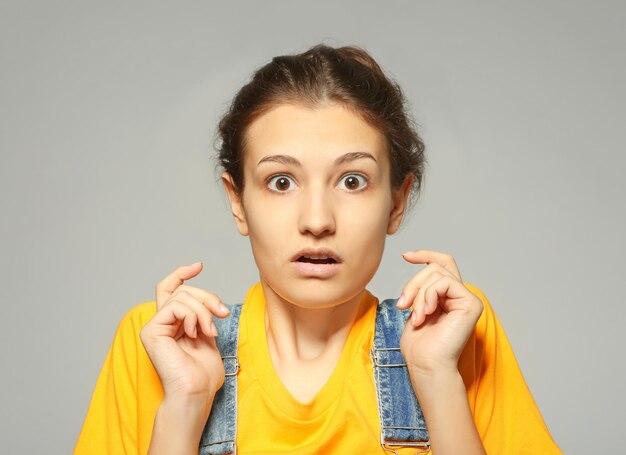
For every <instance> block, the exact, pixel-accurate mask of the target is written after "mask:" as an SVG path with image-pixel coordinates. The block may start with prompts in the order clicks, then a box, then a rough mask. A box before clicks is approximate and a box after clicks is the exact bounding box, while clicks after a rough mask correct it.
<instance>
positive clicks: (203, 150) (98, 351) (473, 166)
mask: <svg viewBox="0 0 626 455" xmlns="http://www.w3.org/2000/svg"><path fill="white" fill-rule="evenodd" d="M622 5H623V3H622V2H608V1H604V2H593V3H592V2H580V1H558V2H557V1H548V2H545V1H530V2H517V3H516V2H509V4H506V5H505V4H504V3H503V2H462V1H458V2H426V1H396V2H380V1H349V2H348V1H345V2H322V1H318V2H288V1H281V2H279V1H264V2H228V3H226V2H208V1H205V2H199V1H198V2H191V1H176V2H173V1H172V2H162V1H151V2H116V1H115V2H84V1H73V2H70V1H46V2H43V1H40V2H35V1H29V2H21V1H3V2H2V3H1V5H0V49H1V57H0V58H1V60H0V65H1V72H0V84H1V88H0V90H1V91H0V109H1V114H0V115H1V119H0V120H1V121H0V128H1V134H0V147H1V153H2V164H1V167H0V177H1V179H0V198H1V204H2V205H1V207H0V209H1V214H2V223H1V225H0V226H1V228H0V229H1V234H2V237H1V238H2V250H1V254H0V267H1V270H0V276H1V280H2V285H1V286H0V298H1V301H2V317H3V324H2V331H1V335H0V336H1V337H2V339H1V341H2V343H1V347H0V349H1V350H2V387H1V391H2V392H1V393H2V406H1V407H2V425H1V428H2V430H1V433H2V435H1V440H2V446H3V448H2V452H3V453H11V454H13V453H40V452H42V451H43V452H46V453H54V454H64V453H70V452H71V450H72V449H73V447H74V443H75V441H76V438H77V436H78V433H79V431H80V428H81V425H82V423H83V419H84V417H85V413H86V411H87V406H88V404H89V399H90V397H91V394H92V392H93V388H94V386H95V382H96V378H97V376H98V373H99V371H100V368H101V366H102V363H103V361H104V358H105V355H106V353H107V350H108V348H109V345H110V343H111V341H112V339H113V335H114V333H115V329H116V327H117V324H118V322H119V321H120V319H121V318H122V316H123V315H124V313H126V311H128V310H129V309H130V308H132V307H133V306H135V305H137V304H139V303H141V302H145V301H148V300H152V299H154V287H155V285H156V283H157V282H158V281H160V280H161V279H162V278H163V277H164V276H165V275H167V274H169V273H170V272H171V271H173V270H174V269H175V268H176V267H178V266H181V265H184V264H188V263H191V262H195V261H199V260H201V261H204V271H203V272H202V274H201V275H200V276H199V277H197V278H195V279H193V280H191V281H190V282H189V284H190V285H192V286H197V287H201V288H204V289H207V290H210V291H213V292H215V293H217V294H218V295H219V296H220V297H221V298H222V299H223V300H224V301H226V302H230V303H236V302H241V301H242V300H243V297H244V293H245V290H246V289H247V288H248V287H249V286H250V285H251V284H253V283H254V282H255V281H256V280H257V279H258V273H257V270H256V267H255V264H254V261H253V258H252V254H251V251H250V246H249V241H248V239H247V238H245V237H241V236H239V234H238V233H237V231H236V229H235V225H234V222H233V221H232V218H231V214H230V210H229V208H228V205H227V199H226V195H225V193H224V190H223V188H222V187H221V185H220V183H219V182H218V174H217V173H216V172H214V165H215V161H214V158H213V157H214V151H213V149H212V140H213V135H214V132H215V127H216V123H217V120H218V118H219V117H220V116H221V115H222V113H223V112H224V110H225V109H226V107H227V105H228V103H229V102H230V100H231V98H232V97H233V96H234V94H235V92H236V90H237V89H238V88H239V87H241V86H242V85H243V84H244V83H245V82H246V81H247V80H248V78H249V77H250V75H251V73H252V72H253V70H254V69H256V68H257V67H259V66H260V65H262V64H265V63H266V62H268V61H269V60H270V59H271V57H272V56H275V55H280V54H285V53H292V52H301V51H304V50H306V49H307V48H309V47H310V46H312V45H314V44H317V43H320V42H324V43H326V44H329V45H333V46H337V45H347V44H355V45H358V46H362V47H364V48H365V49H367V50H368V51H369V52H371V53H372V55H373V56H374V58H376V59H377V60H378V61H379V62H380V64H381V65H382V66H383V68H384V69H385V70H386V71H387V72H388V74H389V75H390V76H391V77H393V78H394V79H396V80H397V81H398V82H399V83H400V85H401V86H402V88H403V89H404V91H405V93H406V96H407V98H408V101H409V104H410V108H411V112H412V113H413V116H414V117H415V120H416V121H417V123H418V128H419V132H420V133H421V135H422V137H423V139H424V141H425V143H426V147H427V159H428V166H427V168H426V181H425V187H424V192H423V194H422V196H421V198H420V199H419V202H418V204H417V206H416V207H415V209H414V210H413V211H412V213H411V216H410V218H409V219H408V220H407V221H408V222H407V223H406V225H405V226H404V227H403V228H402V230H401V232H400V233H399V234H398V235H396V236H391V237H388V240H387V250H386V253H385V256H384V258H383V262H382V264H381V267H380V270H379V273H378V274H377V275H376V277H375V278H374V280H373V281H372V282H371V283H370V285H369V289H370V290H371V291H372V292H373V293H374V294H375V295H376V296H378V297H379V298H381V299H383V298H391V297H398V295H399V293H400V290H401V289H402V287H403V285H404V284H405V283H406V282H407V281H408V280H409V279H410V278H411V277H412V276H413V275H414V274H416V273H417V272H418V271H419V270H421V269H422V268H423V266H416V265H411V264H408V263H407V262H405V261H404V260H402V258H401V256H400V253H401V252H403V251H406V250H412V249H419V248H424V249H433V250H439V251H443V252H447V253H450V254H452V255H453V256H454V257H455V258H456V260H457V263H458V265H459V267H460V270H461V274H462V277H463V279H464V280H466V281H469V282H470V283H472V284H474V285H476V286H478V287H479V288H480V289H481V290H482V291H483V292H484V293H485V294H486V295H487V297H488V298H489V300H490V302H491V303H492V305H493V307H494V309H495V310H496V312H497V314H498V315H499V317H500V319H501V321H502V324H503V326H504V328H505V330H506V332H507V334H508V336H509V339H510V342H511V344H512V346H513V349H514V352H515V354H516V357H517V360H518V362H519V364H520V366H521V368H522V371H523V373H524V376H525V378H526V381H527V383H528V385H529V387H530V389H531V391H532V393H533V394H534V397H535V399H536V401H537V403H538V405H539V408H540V410H541V412H542V414H543V417H544V419H545V421H546V423H547V424H548V427H549V428H550V430H551V433H552V435H553V437H554V438H555V440H556V442H557V443H558V444H559V445H560V446H561V448H562V449H563V450H564V451H565V452H566V453H569V454H582V453H591V452H593V453H616V451H618V450H620V447H622V446H623V438H622V437H621V435H622V433H623V429H624V427H625V424H626V418H625V413H624V408H625V405H626V403H625V400H624V393H623V392H622V387H623V384H625V383H626V375H625V371H624V369H625V366H624V360H623V359H624V356H623V353H622V352H621V351H622V348H623V346H624V345H625V341H626V340H625V335H624V331H623V330H622V329H621V327H622V326H623V324H624V321H625V317H624V316H625V310H624V308H625V306H626V305H625V304H624V287H623V284H624V278H623V277H624V266H623V258H624V253H625V241H624V232H626V229H625V222H624V221H625V220H624V218H625V217H624V205H625V204H624V194H625V183H624V178H623V174H624V170H625V159H624V146H623V131H624V124H625V121H626V118H625V117H626V116H625V115H624V109H625V108H624V106H625V105H626V99H625V98H626V97H625V94H626V92H625V89H624V81H625V80H626V64H625V59H624V52H625V43H626V39H625V36H626V32H625V28H624V24H623V17H624V14H625V13H626V8H625V7H624V6H622Z"/></svg>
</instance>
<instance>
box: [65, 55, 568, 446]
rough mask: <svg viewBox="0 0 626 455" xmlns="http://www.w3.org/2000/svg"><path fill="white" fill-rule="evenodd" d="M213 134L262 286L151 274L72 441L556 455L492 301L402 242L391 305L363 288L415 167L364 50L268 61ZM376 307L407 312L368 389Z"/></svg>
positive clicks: (395, 90)
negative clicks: (394, 346)
mask: <svg viewBox="0 0 626 455" xmlns="http://www.w3.org/2000/svg"><path fill="white" fill-rule="evenodd" d="M219 134H220V139H221V146H220V155H219V157H220V164H221V166H222V168H223V173H222V182H223V184H224V188H225V190H226V193H227V196H228V199H229V202H230V206H231V210H232V214H233V217H234V221H235V224H236V227H237V229H238V230H239V233H240V234H241V235H244V236H248V237H249V238H250V244H251V247H252V252H253V255H254V259H255V262H256V265H257V267H258V269H259V278H260V280H259V282H258V283H256V284H254V285H253V286H252V287H250V288H249V289H248V292H247V293H246V297H245V299H244V302H243V305H238V306H237V305H223V302H221V301H220V299H219V297H218V296H217V295H215V294H213V293H211V292H208V291H205V290H202V289H198V288H194V287H191V286H189V285H187V284H184V283H185V281H187V280H189V279H191V278H193V277H194V276H197V275H198V274H199V273H200V272H201V270H202V265H201V264H200V263H196V264H192V265H189V266H185V267H181V268H179V269H177V270H175V271H174V272H173V273H172V274H170V275H169V276H167V277H166V278H165V279H164V280H163V281H161V282H160V283H159V284H158V286H157V290H156V301H152V302H146V303H143V304H141V305H138V306H137V307H135V308H133V309H132V310H131V311H130V312H129V313H128V314H127V315H126V317H125V318H124V319H123V321H122V322H121V323H120V327H119V328H118V331H117V333H116V337H115V340H114V341H113V345H112V347H111V351H110V352H109V354H108V356H107V359H106V361H105V364H104V367H103V370H102V372H101V374H100V377H99V379H98V383H97V385H96V390H95V392H94V396H93V398H92V402H91V405H90V408H89V411H88V414H87V418H86V420H85V423H84V425H83V429H82V431H81V434H80V436H79V439H78V443H77V446H76V451H75V453H78V454H80V453H90V454H97V453H133V454H134V453H146V452H147V453H149V454H152V455H156V454H174V453H176V454H184V453H198V450H199V449H200V453H203V454H204V453H226V452H235V451H236V452H238V453H242V454H243V453H247V454H248V453H255V454H259V453H294V454H296V453H298V454H302V453H388V452H392V451H395V452H396V453H402V454H404V453H415V452H416V450H420V451H423V452H426V451H428V450H429V447H430V448H431V449H432V451H433V453H436V454H437V455H442V454H459V453H463V454H484V453H497V454H500V453H542V454H551V453H560V451H559V449H558V447H557V446H556V444H555V443H554V442H553V441H552V438H551V437H550V434H549V432H548V429H547V428H546V426H545V424H544V422H543V419H542V418H541V415H540V413H539V410H538V409H537V407H536V405H535V403H534V400H533V398H532V395H531V394H530V391H529V390H528V388H527V387H526V384H525V382H524V379H523V376H522V374H521V372H520V370H519V368H518V366H517V363H516V361H515V358H514V356H513V353H512V351H511V349H510V346H509V344H508V341H507V339H506V335H505V333H504V331H503V330H502V328H501V326H500V324H499V322H498V319H497V317H496V316H495V314H494V313H493V310H492V309H491V306H490V305H489V302H488V301H487V299H486V298H485V296H484V295H483V294H482V293H481V291H480V290H479V289H477V288H476V287H474V286H472V285H471V284H469V283H466V282H463V281H462V279H461V275H460V273H459V270H458V268H457V265H456V263H455V261H454V259H453V258H452V257H451V256H449V255H446V254H443V253H439V252H435V251H428V250H418V251H410V252H408V253H405V254H404V255H403V256H404V259H405V260H406V261H408V262H410V263H413V264H428V265H427V266H426V267H425V268H423V269H422V270H421V271H420V272H418V273H417V274H416V275H415V276H414V277H413V278H412V279H411V280H410V281H409V282H408V283H406V285H405V286H404V288H403V291H402V294H401V296H400V297H399V298H398V299H397V300H396V299H393V300H385V301H384V302H381V303H379V301H378V299H377V298H376V297H374V296H373V295H372V294H371V293H370V292H369V291H368V290H367V289H366V285H367V284H368V283H369V281H370V280H371V279H372V277H373V276H374V274H375V273H376V270H377V268H378V266H379V264H380V261H381V258H382V254H383V250H384V244H385V239H386V236H387V235H392V234H394V233H395V232H396V231H397V230H398V228H399V226H400V224H401V222H402V220H403V218H404V216H405V215H406V213H407V211H408V208H409V206H410V203H411V202H412V201H414V200H415V197H416V196H417V194H418V193H419V190H420V188H421V184H422V179H423V165H424V153H423V152H424V145H423V143H422V141H421V139H420V138H419V136H418V135H417V133H416V132H415V130H414V128H413V127H412V125H411V122H410V120H409V118H408V114H407V113H406V111H405V108H404V100H403V96H402V93H401V90H400V88H399V87H398V86H397V84H395V83H394V82H392V81H390V80H389V79H388V78H387V77H386V76H385V75H384V73H383V71H382V70H381V69H380V67H379V66H378V64H377V63H376V62H375V61H374V60H373V59H372V58H371V56H369V55H368V54H367V53H366V52H365V51H364V50H362V49H359V48H356V47H342V48H338V49H334V48H331V47H328V46H323V45H319V46H315V47H313V48H311V49H309V50H308V51H307V52H304V53H302V54H299V55H291V56H281V57H276V58H274V59H273V60H272V62H270V63H268V64H267V65H265V66H264V67H262V68H260V69H259V70H258V71H257V72H256V73H255V75H254V77H253V78H252V80H251V81H250V83H248V84H247V85H246V86H244V87H243V88H242V89H241V90H240V91H239V93H238V94H237V95H236V97H235V99H234V100H233V103H232V105H231V107H230V110H229V112H228V113H227V114H226V115H225V116H224V118H223V119H222V120H221V122H220V126H219ZM389 303H393V309H392V310H389V309H386V310H385V311H388V312H391V313H392V314H393V315H396V317H399V316H398V315H400V316H401V317H402V318H401V319H398V320H400V321H401V322H402V323H403V325H402V326H401V327H400V332H399V335H398V338H400V340H399V344H400V346H399V347H400V351H401V357H400V360H399V361H398V362H399V363H396V364H395V365H398V366H397V367H395V368H393V366H394V365H393V364H392V365H390V366H391V367H390V368H387V370H390V371H391V370H393V373H392V374H396V375H400V376H395V377H396V380H394V381H395V382H394V381H392V383H391V385H390V387H391V388H387V389H384V388H383V387H384V386H383V385H382V384H381V383H382V382H383V381H382V379H380V378H382V376H378V374H379V373H381V372H382V369H381V367H380V365H379V364H378V357H376V356H373V355H371V354H372V352H374V351H372V347H376V346H374V344H375V343H374V341H375V339H376V340H377V339H378V337H379V336H381V335H380V333H381V331H384V330H387V328H381V329H380V330H379V325H378V324H379V323H380V321H381V320H382V316H380V314H382V312H381V310H380V309H381V308H383V307H384V308H388V307H389V306H390V305H389ZM409 314H410V317H409ZM214 321H215V322H214ZM227 321H229V322H227ZM232 321H234V322H232ZM404 321H407V322H406V324H404ZM216 324H217V325H218V326H219V329H221V331H222V332H221V333H220V335H221V336H222V337H224V336H226V337H228V340H231V341H229V342H230V343H231V345H233V346H236V350H235V351H234V352H233V354H234V355H229V354H230V353H228V352H225V349H226V348H225V346H228V344H224V343H223V342H221V338H220V336H218V338H217V340H220V342H219V343H222V344H221V345H219V343H218V344H216V339H215V338H214V336H216V335H218V332H219V331H220V330H218V328H216ZM233 324H234V325H233ZM389 330H392V328H391V325H390V326H389ZM389 333H391V332H389ZM233 337H234V338H233ZM232 340H234V341H232ZM381 352H384V350H383V351H381ZM234 357H236V361H237V362H238V365H239V367H238V368H236V369H235V370H234V371H232V372H229V373H227V372H226V370H225V362H227V361H230V360H231V359H232V358H234ZM375 367H376V368H378V370H376V369H375ZM375 371H376V376H375ZM385 374H387V373H385ZM390 374H391V373H390ZM402 375H404V376H402ZM403 377H404V378H405V379H402V378H403ZM403 384H404V385H406V384H409V385H410V387H409V389H408V392H407V391H406V390H405V389H400V388H401V387H402V386H403ZM393 387H397V389H394V388H393ZM381 390H387V395H391V396H387V398H385V397H382V395H381ZM389 390H391V393H389ZM223 394H230V395H228V396H230V397H231V398H230V399H229V398H223V397H222V395H223ZM394 394H396V395H397V394H401V396H397V397H395V398H394V397H393V395H394ZM218 397H220V398H219V399H218ZM232 397H236V400H235V399H233V398H232ZM415 397H417V400H415ZM229 400H230V401H229ZM386 400H387V401H386ZM411 400H414V401H411ZM407 403H409V405H407ZM411 403H414V404H411ZM401 406H404V408H403V409H404V410H400V407H401ZM407 406H408V407H407ZM409 408H410V409H409ZM413 408H414V411H415V415H416V416H417V420H418V421H419V422H423V421H425V423H426V425H425V428H420V427H419V425H418V426H416V427H412V428H411V429H410V431H413V430H415V431H416V433H410V434H413V435H416V436H415V437H407V438H404V437H401V438H397V439H398V440H396V441H393V440H392V441H390V440H389V438H387V437H386V435H388V434H405V433H402V431H404V430H407V431H409V430H408V429H404V428H399V429H398V428H396V430H397V431H398V433H386V432H387V431H391V432H393V431H394V428H393V424H392V425H387V424H386V423H387V419H388V418H391V419H393V418H394V415H397V414H402V415H404V413H406V412H409V413H410V412H413ZM407 409H408V411H407ZM420 419H421V420H420ZM400 427H402V425H400ZM394 443H395V444H394Z"/></svg>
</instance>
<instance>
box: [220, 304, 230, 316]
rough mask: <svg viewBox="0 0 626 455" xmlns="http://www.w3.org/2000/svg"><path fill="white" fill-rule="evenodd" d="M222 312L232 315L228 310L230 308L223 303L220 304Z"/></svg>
mask: <svg viewBox="0 0 626 455" xmlns="http://www.w3.org/2000/svg"><path fill="white" fill-rule="evenodd" d="M220 310H221V311H222V313H224V314H228V313H230V310H229V309H228V307H227V306H226V305H224V304H223V303H220Z"/></svg>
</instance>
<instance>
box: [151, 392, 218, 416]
mask: <svg viewBox="0 0 626 455" xmlns="http://www.w3.org/2000/svg"><path fill="white" fill-rule="evenodd" d="M214 398H215V393H210V392H206V393H194V394H188V393H169V394H167V393H166V394H164V395H163V401H161V405H160V406H159V408H164V409H166V410H168V411H170V412H180V413H183V412H184V413H186V414H187V415H189V416H190V417H197V416H202V415H204V414H206V415H207V417H208V415H209V413H210V412H211V406H212V405H213V399H214Z"/></svg>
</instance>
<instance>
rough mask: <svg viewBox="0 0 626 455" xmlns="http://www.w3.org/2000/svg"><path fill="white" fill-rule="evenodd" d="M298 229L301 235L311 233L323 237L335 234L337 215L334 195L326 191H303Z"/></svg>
mask: <svg viewBox="0 0 626 455" xmlns="http://www.w3.org/2000/svg"><path fill="white" fill-rule="evenodd" d="M298 228H299V229H300V233H301V234H306V233H311V234H313V235H314V236H316V237H323V236H326V235H329V234H333V233H334V232H335V215H334V208H333V203H332V195H329V194H327V193H326V192H325V191H324V190H320V189H318V190H315V189H310V190H309V191H303V194H302V198H301V200H300V212H299V218H298Z"/></svg>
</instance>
